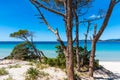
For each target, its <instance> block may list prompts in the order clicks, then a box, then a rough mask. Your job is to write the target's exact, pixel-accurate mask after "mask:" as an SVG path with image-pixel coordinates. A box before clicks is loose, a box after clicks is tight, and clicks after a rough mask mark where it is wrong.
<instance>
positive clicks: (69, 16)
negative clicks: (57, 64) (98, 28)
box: [66, 0, 74, 80]
mask: <svg viewBox="0 0 120 80" xmlns="http://www.w3.org/2000/svg"><path fill="white" fill-rule="evenodd" d="M66 13H67V22H66V23H67V24H66V25H67V26H66V33H67V34H66V35H67V54H66V63H67V66H66V69H67V76H68V80H74V63H73V56H74V55H73V40H72V20H73V19H72V15H73V14H72V1H71V0H67V10H66Z"/></svg>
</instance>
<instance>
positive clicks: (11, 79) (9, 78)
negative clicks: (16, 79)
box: [4, 75, 13, 80]
mask: <svg viewBox="0 0 120 80" xmlns="http://www.w3.org/2000/svg"><path fill="white" fill-rule="evenodd" d="M4 80H13V78H12V76H10V75H9V77H8V78H6V79H4Z"/></svg>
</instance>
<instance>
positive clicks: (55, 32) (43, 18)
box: [34, 4, 66, 49]
mask: <svg viewBox="0 0 120 80" xmlns="http://www.w3.org/2000/svg"><path fill="white" fill-rule="evenodd" d="M34 6H35V7H36V9H37V10H38V12H39V14H40V16H41V19H42V20H43V21H44V23H45V24H46V25H47V27H48V29H49V30H50V31H51V32H52V33H54V34H55V36H56V38H57V41H59V42H60V44H61V46H62V48H63V49H65V48H66V47H65V45H64V42H63V41H62V40H61V38H60V35H59V32H58V29H56V30H54V29H53V28H52V27H51V26H50V25H49V23H48V22H47V20H46V19H45V17H44V15H43V14H42V12H41V11H40V9H39V7H37V6H36V5H35V4H34Z"/></svg>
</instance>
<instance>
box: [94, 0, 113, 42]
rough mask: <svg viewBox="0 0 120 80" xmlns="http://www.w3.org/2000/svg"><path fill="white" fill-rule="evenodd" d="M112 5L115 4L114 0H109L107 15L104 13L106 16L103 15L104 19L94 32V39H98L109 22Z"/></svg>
mask: <svg viewBox="0 0 120 80" xmlns="http://www.w3.org/2000/svg"><path fill="white" fill-rule="evenodd" d="M114 6H115V0H111V2H110V5H109V8H108V11H107V15H106V17H105V19H104V22H103V24H102V26H101V28H100V30H99V31H98V33H97V34H96V37H95V41H98V39H99V38H100V36H101V35H102V33H103V31H104V29H105V28H106V27H107V24H108V22H109V18H110V16H111V14H112V10H113V8H114Z"/></svg>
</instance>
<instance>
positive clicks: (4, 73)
mask: <svg viewBox="0 0 120 80" xmlns="http://www.w3.org/2000/svg"><path fill="white" fill-rule="evenodd" d="M6 74H8V72H7V71H6V69H5V68H0V76H1V75H6Z"/></svg>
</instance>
